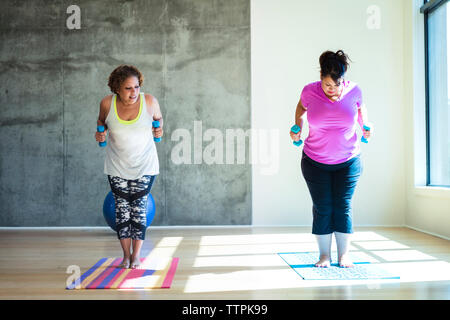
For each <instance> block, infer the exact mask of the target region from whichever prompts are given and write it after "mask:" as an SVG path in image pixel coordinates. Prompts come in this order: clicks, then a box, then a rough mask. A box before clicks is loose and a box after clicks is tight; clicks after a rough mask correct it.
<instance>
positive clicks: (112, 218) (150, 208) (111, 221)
mask: <svg viewBox="0 0 450 320" xmlns="http://www.w3.org/2000/svg"><path fill="white" fill-rule="evenodd" d="M103 217H104V218H105V221H106V223H107V224H108V226H110V227H111V229H113V230H114V231H116V232H117V230H116V206H115V201H114V195H113V193H112V191H110V192H109V193H108V194H107V195H106V198H105V201H104V202H103ZM154 217H155V200H154V199H153V196H152V194H151V193H149V194H148V201H147V227H149V226H150V225H151V224H152V221H153V218H154Z"/></svg>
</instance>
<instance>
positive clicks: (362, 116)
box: [358, 104, 373, 140]
mask: <svg viewBox="0 0 450 320" xmlns="http://www.w3.org/2000/svg"><path fill="white" fill-rule="evenodd" d="M358 123H359V126H360V127H361V130H362V132H363V135H364V138H366V139H367V140H368V139H369V138H370V135H371V133H373V125H372V124H371V123H370V122H369V115H368V113H367V108H366V105H365V104H362V105H361V107H360V108H359V109H358ZM364 126H368V127H370V130H365V129H364Z"/></svg>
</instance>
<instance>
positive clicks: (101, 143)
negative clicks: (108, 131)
mask: <svg viewBox="0 0 450 320" xmlns="http://www.w3.org/2000/svg"><path fill="white" fill-rule="evenodd" d="M97 132H105V127H104V126H97ZM98 145H99V146H100V147H106V141H103V142H99V143H98Z"/></svg>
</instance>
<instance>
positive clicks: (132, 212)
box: [108, 176, 156, 240]
mask: <svg viewBox="0 0 450 320" xmlns="http://www.w3.org/2000/svg"><path fill="white" fill-rule="evenodd" d="M155 177H156V176H143V177H142V178H139V179H136V180H126V179H122V178H120V177H115V176H108V180H109V184H110V186H111V191H112V193H113V194H114V200H115V208H116V230H117V237H118V238H119V239H126V238H131V239H133V240H145V230H146V229H147V201H148V194H149V193H150V189H151V188H152V185H153V181H154V180H155Z"/></svg>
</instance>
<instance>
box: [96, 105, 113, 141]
mask: <svg viewBox="0 0 450 320" xmlns="http://www.w3.org/2000/svg"><path fill="white" fill-rule="evenodd" d="M108 101H109V103H108ZM110 106H111V99H110V97H109V96H107V97H104V98H103V99H102V101H101V102H100V110H99V112H98V118H97V125H98V126H104V127H105V131H103V132H96V133H95V140H96V141H98V142H103V141H105V140H106V131H107V130H108V126H107V125H106V123H105V121H106V117H107V116H108V112H109V108H110Z"/></svg>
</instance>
